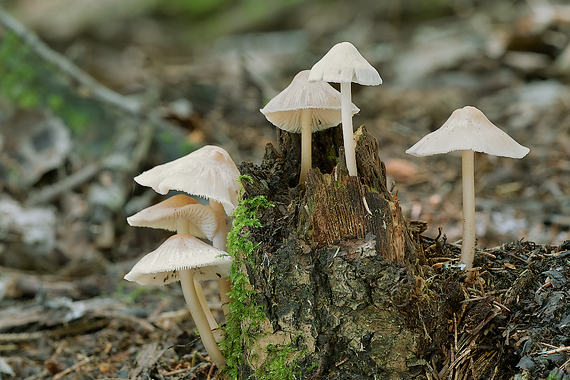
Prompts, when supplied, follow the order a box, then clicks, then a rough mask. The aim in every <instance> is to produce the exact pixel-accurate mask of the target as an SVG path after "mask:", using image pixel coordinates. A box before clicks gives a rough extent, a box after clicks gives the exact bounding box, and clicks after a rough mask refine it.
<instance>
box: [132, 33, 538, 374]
mask: <svg viewBox="0 0 570 380" xmlns="http://www.w3.org/2000/svg"><path fill="white" fill-rule="evenodd" d="M328 82H334V83H340V90H341V91H340V92H339V91H337V90H336V89H335V88H334V87H332V86H331V85H330V84H329V83H328ZM352 82H355V83H359V84H362V85H379V84H381V83H382V79H381V78H380V75H379V74H378V72H377V71H376V69H374V67H372V66H371V65H370V64H369V63H368V62H367V61H366V59H364V58H363V57H362V55H361V54H360V53H359V52H358V50H357V49H356V48H355V47H354V46H353V45H352V44H351V43H349V42H342V43H339V44H337V45H335V46H333V47H332V48H331V50H330V51H329V52H328V53H327V54H326V55H325V56H323V58H322V59H321V60H320V61H318V62H317V63H316V64H315V65H314V66H313V67H312V69H311V70H305V71H301V72H300V73H298V74H297V75H296V76H295V77H294V78H293V81H292V82H291V84H290V85H289V86H288V87H287V88H286V89H284V90H283V91H282V92H281V93H279V94H278V95H277V96H276V97H275V98H273V99H272V100H271V101H269V102H268V103H267V105H266V106H265V107H264V108H263V109H261V110H260V111H261V112H262V113H263V114H264V115H265V117H266V118H267V119H268V120H269V121H270V122H271V123H273V124H274V125H276V126H277V127H279V128H281V129H283V130H286V131H289V132H293V133H301V172H300V175H299V183H300V184H302V185H304V183H305V181H306V178H307V172H308V170H310V168H311V140H312V133H313V132H316V131H321V130H324V129H326V128H330V127H334V126H337V125H338V124H339V123H341V122H342V126H343V141H344V152H345V158H346V164H347V168H348V172H349V175H350V176H357V175H358V173H357V166H356V155H355V140H354V135H353V127H352V116H353V115H354V114H356V113H357V112H359V109H358V107H356V106H355V105H354V104H353V103H352V101H351V83H352ZM451 151H461V152H462V173H463V178H462V179H463V239H462V250H461V258H460V260H461V262H462V263H463V264H464V265H465V268H466V270H467V271H468V279H472V276H473V273H474V272H473V271H472V270H471V269H472V267H473V258H474V254H475V192H474V152H483V153H487V154H491V155H495V156H504V157H512V158H522V157H524V156H525V155H526V154H527V153H528V152H529V149H528V148H526V147H523V146H521V145H520V144H518V143H517V142H516V141H514V140H513V139H512V138H510V137H509V136H508V135H507V134H506V133H505V132H503V131H502V130H500V129H499V128H497V127H496V126H495V125H493V124H492V123H491V122H490V121H489V120H488V119H487V117H485V115H484V114H483V113H482V112H481V111H479V110H478V109H477V108H475V107H471V106H466V107H463V108H461V109H458V110H455V111H454V112H453V113H452V114H451V116H450V117H449V119H448V120H447V121H446V122H445V123H444V124H443V126H442V127H441V128H439V129H438V130H436V131H434V132H432V133H430V134H428V135H426V136H425V137H424V138H422V139H421V140H420V141H419V142H418V143H416V144H415V145H414V146H412V147H411V148H410V149H408V150H407V151H406V153H408V154H411V155H414V156H430V155H434V154H440V153H448V152H451ZM205 163H207V164H205ZM238 177H239V171H238V169H237V167H236V165H235V163H234V162H233V161H232V160H231V158H230V156H229V154H228V153H227V152H226V151H225V150H224V149H222V148H219V147H215V146H205V147H203V148H201V149H198V150H196V151H194V152H192V153H190V154H189V155H187V156H185V157H182V158H179V159H177V160H174V161H172V162H169V163H166V164H163V165H159V166H157V167H155V168H153V169H151V170H149V171H146V172H144V173H142V174H141V175H139V176H137V177H135V181H136V182H138V183H139V184H141V185H143V186H149V187H152V188H153V189H154V190H155V191H156V192H158V193H160V194H163V195H164V194H166V193H168V191H170V190H174V191H181V192H184V193H187V194H192V195H196V196H199V197H202V198H206V199H209V205H207V206H206V205H202V204H200V203H199V202H198V201H197V200H195V199H194V198H192V197H190V196H188V195H185V194H178V195H175V196H172V197H170V198H168V199H166V200H165V201H163V202H161V203H159V204H157V205H154V206H151V207H149V208H147V209H144V210H142V211H140V212H139V213H137V214H135V215H133V216H131V217H129V218H128V219H127V221H128V222H129V224H130V225H132V226H139V227H152V228H163V229H167V230H171V231H176V234H175V235H173V236H172V237H170V238H169V239H167V240H166V241H165V242H164V243H163V244H162V245H161V246H160V247H159V248H157V249H156V250H155V251H153V252H151V253H149V254H147V255H146V256H144V257H143V258H142V259H141V260H140V261H139V262H138V263H137V264H136V265H135V266H134V267H133V269H132V270H131V271H130V272H129V273H128V274H127V275H125V279H127V280H129V281H136V282H138V283H140V284H145V285H146V284H154V285H164V284H168V283H170V282H173V281H178V280H179V281H180V284H181V287H182V290H183V293H184V298H185V299H186V303H187V305H188V308H189V310H190V313H191V315H192V318H193V319H194V322H195V324H196V328H197V330H198V332H199V333H200V337H201V339H202V342H203V343H204V347H205V349H206V350H207V351H208V354H209V355H210V357H211V359H212V361H213V362H214V363H216V364H217V365H218V366H224V365H225V358H224V356H223V354H222V353H221V351H220V349H219V347H218V344H217V342H218V341H219V339H220V338H221V334H220V331H219V329H218V325H217V323H216V321H215V319H214V317H213V316H212V313H211V311H210V309H209V307H208V305H207V303H206V300H205V298H204V294H203V292H202V288H201V285H200V281H206V280H217V281H218V284H219V289H220V298H221V301H222V307H223V310H224V313H225V314H226V315H227V312H228V308H227V303H228V302H229V298H228V296H227V294H228V292H229V291H230V283H229V281H228V275H229V268H230V266H231V263H232V260H231V258H230V257H229V256H228V255H227V254H226V253H225V251H226V236H227V224H226V216H229V215H231V213H232V212H233V210H234V209H235V207H236V206H237V203H238V193H239V190H240V187H241V185H240V184H239V181H238ZM200 239H208V240H210V241H211V242H212V245H209V244H207V243H205V242H203V241H202V240H200Z"/></svg>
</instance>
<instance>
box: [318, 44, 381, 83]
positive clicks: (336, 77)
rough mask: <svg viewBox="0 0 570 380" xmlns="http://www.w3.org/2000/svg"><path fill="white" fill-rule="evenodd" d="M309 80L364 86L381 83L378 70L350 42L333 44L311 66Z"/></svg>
mask: <svg viewBox="0 0 570 380" xmlns="http://www.w3.org/2000/svg"><path fill="white" fill-rule="evenodd" d="M309 81H310V82H314V81H325V82H335V83H347V82H354V83H358V84H362V85H366V86H377V85H379V84H382V78H380V74H378V71H376V69H375V68H374V67H372V65H370V63H368V61H367V60H366V59H364V57H363V56H362V55H361V54H360V53H359V52H358V50H357V49H356V48H355V47H354V45H353V44H351V43H350V42H340V43H338V44H336V45H334V46H333V47H332V48H331V49H330V50H329V52H328V53H327V54H325V55H324V56H323V58H321V60H320V61H318V62H317V63H315V64H314V65H313V67H312V68H311V75H310V76H309Z"/></svg>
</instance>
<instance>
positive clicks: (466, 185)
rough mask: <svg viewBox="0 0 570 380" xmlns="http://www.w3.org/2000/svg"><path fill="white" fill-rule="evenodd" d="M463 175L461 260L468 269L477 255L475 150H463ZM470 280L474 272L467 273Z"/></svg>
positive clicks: (471, 266)
mask: <svg viewBox="0 0 570 380" xmlns="http://www.w3.org/2000/svg"><path fill="white" fill-rule="evenodd" d="M461 163H462V168H461V170H462V177H463V239H462V241H461V262H462V263H463V264H465V265H466V270H470V269H471V268H473V258H474V257H475V152H474V151H472V150H463V151H461ZM467 279H468V281H471V280H472V279H473V272H472V271H470V272H469V274H468V275H467Z"/></svg>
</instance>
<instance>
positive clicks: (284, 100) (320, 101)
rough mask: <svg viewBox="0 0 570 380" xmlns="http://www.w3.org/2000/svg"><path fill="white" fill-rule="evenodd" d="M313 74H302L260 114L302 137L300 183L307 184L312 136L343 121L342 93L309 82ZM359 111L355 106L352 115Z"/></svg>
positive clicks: (324, 85)
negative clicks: (310, 75)
mask: <svg viewBox="0 0 570 380" xmlns="http://www.w3.org/2000/svg"><path fill="white" fill-rule="evenodd" d="M309 74H310V70H304V71H301V72H299V73H298V74H297V75H295V77H294V78H293V81H291V84H289V86H287V88H285V89H284V90H283V91H281V92H280V93H279V94H277V96H275V97H274V98H273V99H271V100H270V101H269V102H268V103H267V104H266V105H265V107H263V108H262V109H261V110H260V111H261V113H262V114H264V115H265V117H266V118H267V120H269V121H270V122H271V123H273V124H274V125H275V126H277V127H278V128H281V129H283V130H285V131H287V132H292V133H301V174H300V176H299V183H305V181H306V179H307V171H308V170H309V168H310V167H311V140H312V133H313V132H318V131H323V130H325V129H327V128H331V127H335V126H337V125H338V124H339V123H340V122H341V120H342V119H341V101H340V92H338V91H337V90H335V88H334V87H332V86H331V85H329V84H328V83H326V82H322V81H320V82H309ZM358 111H360V110H359V109H358V107H356V106H355V105H354V104H352V103H351V115H353V114H355V113H357V112H358Z"/></svg>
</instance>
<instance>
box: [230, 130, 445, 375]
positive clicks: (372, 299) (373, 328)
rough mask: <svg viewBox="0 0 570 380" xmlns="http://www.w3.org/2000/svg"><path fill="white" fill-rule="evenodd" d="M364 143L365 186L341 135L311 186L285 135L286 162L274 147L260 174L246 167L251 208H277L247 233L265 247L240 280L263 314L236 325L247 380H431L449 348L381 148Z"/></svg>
mask: <svg viewBox="0 0 570 380" xmlns="http://www.w3.org/2000/svg"><path fill="white" fill-rule="evenodd" d="M355 138H356V144H357V151H356V157H357V165H358V174H359V175H358V177H349V176H348V172H347V170H346V167H345V164H344V160H343V157H344V153H343V151H342V148H339V147H341V146H342V132H341V130H340V128H339V127H337V128H333V129H330V130H327V131H324V132H320V133H316V134H314V135H313V153H312V155H313V170H312V171H310V172H309V175H308V180H307V183H306V185H305V186H302V185H298V178H299V167H300V143H299V142H300V138H299V135H295V134H289V133H286V132H281V133H280V135H279V145H280V152H278V151H277V150H276V149H275V148H274V147H273V146H271V145H270V144H269V145H268V146H267V147H266V153H265V157H264V159H263V162H262V164H261V165H260V166H257V165H253V164H252V163H242V164H240V165H238V167H239V169H240V172H241V173H242V175H244V177H243V180H242V183H243V185H244V194H243V198H245V199H252V198H254V197H257V196H264V197H265V198H266V199H267V200H269V201H270V202H271V203H272V205H273V206H272V207H267V208H258V209H257V210H256V213H257V218H258V220H259V226H257V227H255V226H252V227H243V226H237V228H241V229H242V230H241V231H239V232H238V233H239V234H240V236H241V237H242V238H244V239H249V240H250V241H251V242H252V243H253V246H254V247H255V248H254V249H253V251H252V252H251V254H250V255H249V256H248V258H247V259H244V260H243V262H242V263H243V265H242V267H241V268H240V270H241V271H242V272H243V273H246V274H247V278H248V279H249V285H248V286H249V289H250V290H251V292H250V293H249V294H250V295H249V298H248V300H247V302H246V303H248V305H249V306H248V307H251V308H255V309H256V310H259V313H257V314H256V315H257V317H255V318H251V317H250V316H243V318H241V317H240V319H239V321H236V319H235V318H233V319H231V320H229V321H228V325H232V324H233V325H234V326H233V327H234V328H233V330H232V329H230V330H232V331H234V332H235V331H236V329H238V330H239V331H240V336H239V343H238V346H240V348H241V351H240V354H239V355H240V357H239V360H238V361H236V362H235V363H234V364H233V365H234V366H239V369H238V370H237V371H234V375H236V374H237V378H239V379H250V378H251V379H273V378H281V379H282V378H285V379H343V380H346V379H408V378H415V377H417V378H425V377H423V375H422V373H423V370H424V365H425V364H426V361H425V360H423V358H424V357H426V355H427V353H428V352H430V351H433V350H434V349H439V348H440V347H441V346H440V345H441V342H442V341H443V339H445V337H446V336H447V324H446V323H447V322H445V323H444V322H442V321H443V320H444V319H445V318H442V316H443V315H444V314H445V313H446V310H445V308H444V307H441V306H440V305H439V304H438V302H439V301H440V300H439V299H434V298H433V297H430V296H429V295H428V292H427V291H426V285H425V281H424V280H423V277H424V275H423V273H422V271H423V269H422V264H423V263H424V262H425V258H424V256H423V253H422V250H421V247H420V245H419V243H418V241H415V240H414V239H413V238H412V234H411V233H410V231H409V229H408V226H407V224H406V221H405V219H404V217H403V216H402V211H401V208H400V205H399V202H398V199H397V197H396V196H394V195H393V194H391V193H390V191H389V190H388V189H387V187H386V177H385V166H384V164H383V163H382V161H381V160H380V157H379V152H378V143H377V141H376V139H375V138H374V137H373V136H371V135H370V134H368V133H367V131H366V129H365V128H364V127H361V128H360V129H359V130H358V131H357V132H356V133H355ZM234 228H236V227H234ZM232 302H234V301H232ZM240 302H241V301H240ZM438 305H439V306H438ZM255 319H256V320H255ZM237 324H239V326H236V325H237ZM443 326H444V327H445V328H444V327H443ZM228 327H231V326H228ZM438 330H439V331H438ZM228 331H229V330H228ZM234 339H235V337H234ZM233 349H235V346H234V348H233ZM229 350H230V351H231V350H232V348H229ZM230 355H231V353H230ZM238 363H239V364H238ZM231 365H232V364H231V360H230V366H231ZM234 369H235V368H234ZM418 376H419V377H418Z"/></svg>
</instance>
